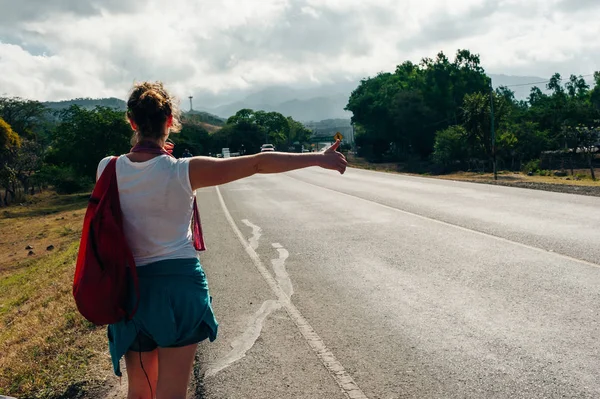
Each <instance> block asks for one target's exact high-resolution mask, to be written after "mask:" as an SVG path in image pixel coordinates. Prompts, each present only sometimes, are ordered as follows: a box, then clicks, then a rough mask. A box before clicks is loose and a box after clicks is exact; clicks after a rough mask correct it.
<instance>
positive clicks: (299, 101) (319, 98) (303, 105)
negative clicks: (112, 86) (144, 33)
mask: <svg viewBox="0 0 600 399" xmlns="http://www.w3.org/2000/svg"><path fill="white" fill-rule="evenodd" d="M489 76H490V77H491V78H492V84H493V86H494V87H498V86H510V89H511V90H513V91H514V92H515V97H516V98H517V99H518V100H525V99H527V96H528V95H529V92H530V90H531V87H532V86H538V87H540V88H541V89H542V90H543V91H545V92H546V91H547V90H546V87H545V86H546V83H545V82H547V80H548V79H544V78H540V77H537V76H508V75H489ZM531 83H536V84H533V85H532V84H531ZM358 84H359V81H355V80H345V81H341V82H338V83H332V84H324V85H312V86H304V87H292V86H284V85H278V86H270V87H265V88H261V89H258V90H254V91H247V90H239V91H229V92H227V93H221V94H213V93H207V92H202V93H194V98H193V101H194V106H193V108H194V112H198V113H201V114H202V113H207V114H208V115H206V117H207V118H214V117H215V116H217V117H219V118H222V119H227V118H228V117H230V116H232V115H234V114H235V113H236V112H237V111H239V110H240V109H242V108H250V109H253V110H264V111H275V112H279V113H281V114H283V115H284V116H291V117H292V118H294V119H296V120H298V121H302V122H314V121H321V120H325V119H350V117H351V116H352V114H351V113H350V112H347V111H345V110H344V107H346V104H347V103H348V98H349V97H350V94H351V93H352V91H353V90H354V89H356V87H357V86H358ZM45 104H46V105H47V106H48V107H50V108H53V109H59V108H65V107H68V106H69V105H72V104H77V105H80V106H82V107H85V108H93V107H94V106H96V105H104V106H109V107H116V108H118V109H123V110H125V102H124V101H122V100H120V99H117V98H108V99H100V100H93V99H75V100H70V101H61V102H48V103H45ZM207 104H213V105H212V106H207ZM182 107H183V108H184V110H185V111H189V108H188V107H189V106H188V105H187V104H186V103H184V104H182ZM207 122H208V123H211V122H209V121H208V120H207Z"/></svg>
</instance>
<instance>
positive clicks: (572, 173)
mask: <svg viewBox="0 0 600 399" xmlns="http://www.w3.org/2000/svg"><path fill="white" fill-rule="evenodd" d="M573 157H574V155H571V158H570V161H571V176H575V171H574V170H573Z"/></svg>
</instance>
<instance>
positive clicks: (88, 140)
mask: <svg viewBox="0 0 600 399" xmlns="http://www.w3.org/2000/svg"><path fill="white" fill-rule="evenodd" d="M59 117H60V123H58V125H57V126H56V128H55V130H54V132H53V134H52V138H53V140H52V145H51V147H50V149H49V152H48V156H47V158H46V160H47V162H49V163H50V164H53V165H56V166H61V167H68V168H72V170H73V171H74V172H75V174H76V175H78V176H80V177H84V178H87V179H89V180H90V181H93V179H95V176H96V169H97V167H98V162H99V161H100V160H101V159H102V158H104V157H106V156H108V155H114V154H123V153H126V152H128V151H129V149H130V148H131V144H130V141H131V136H132V131H131V127H130V126H129V124H128V123H127V122H126V120H125V116H124V114H123V112H122V111H118V110H115V109H112V108H106V107H97V108H95V109H93V110H86V109H83V108H80V107H78V106H76V105H74V106H71V107H70V108H68V109H65V110H63V111H61V112H60V114H59Z"/></svg>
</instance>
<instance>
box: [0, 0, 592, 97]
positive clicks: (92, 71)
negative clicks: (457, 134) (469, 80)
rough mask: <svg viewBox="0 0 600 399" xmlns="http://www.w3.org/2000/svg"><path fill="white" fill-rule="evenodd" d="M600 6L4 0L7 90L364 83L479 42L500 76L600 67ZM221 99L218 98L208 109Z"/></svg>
mask: <svg viewBox="0 0 600 399" xmlns="http://www.w3.org/2000/svg"><path fill="white" fill-rule="evenodd" d="M598 21H600V1H599V0H395V1H392V0H220V1H216V0H168V1H165V0H145V1H144V2H141V1H137V0H94V1H89V0H23V1H18V0H0V96H20V97H24V98H31V99H36V100H42V101H44V100H64V99H71V98H77V97H93V98H98V97H117V98H126V96H127V92H128V90H129V89H130V87H131V85H132V84H133V83H134V82H136V81H143V80H161V81H163V82H164V83H165V84H166V85H167V87H168V88H169V89H170V90H171V91H172V92H173V93H175V94H176V95H177V96H179V97H180V98H187V96H188V95H190V94H194V95H200V96H202V94H204V95H205V97H204V98H209V97H207V96H208V95H210V94H226V93H235V92H239V91H248V90H256V89H260V88H262V87H267V86H273V85H290V86H294V87H309V86H315V85H323V84H330V83H335V82H339V81H344V80H358V79H361V78H364V77H368V76H373V75H375V74H377V73H378V72H380V71H393V70H394V69H395V66H396V65H398V64H400V63H402V62H404V61H405V60H411V61H413V62H419V60H420V59H422V58H423V57H435V55H436V54H437V53H438V52H439V51H444V52H445V53H446V54H447V55H448V56H450V57H451V58H453V55H454V54H455V53H456V50H457V49H462V48H466V49H469V50H471V51H472V52H475V53H478V54H479V55H480V56H481V61H482V65H483V67H484V68H485V70H486V72H488V73H496V74H498V73H500V74H507V75H519V76H537V77H544V78H547V77H549V76H551V75H552V73H554V72H560V73H561V74H563V75H566V76H568V75H570V74H577V75H578V74H581V75H586V74H590V73H593V72H594V71H596V70H600V40H598V37H599V36H600V35H599V34H600V24H598ZM206 105H209V104H206Z"/></svg>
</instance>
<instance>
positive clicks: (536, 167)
mask: <svg viewBox="0 0 600 399" xmlns="http://www.w3.org/2000/svg"><path fill="white" fill-rule="evenodd" d="M539 171H540V160H539V159H533V160H531V161H529V162H527V163H526V164H525V166H524V167H523V172H525V173H538V172H539Z"/></svg>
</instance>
